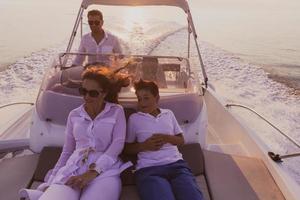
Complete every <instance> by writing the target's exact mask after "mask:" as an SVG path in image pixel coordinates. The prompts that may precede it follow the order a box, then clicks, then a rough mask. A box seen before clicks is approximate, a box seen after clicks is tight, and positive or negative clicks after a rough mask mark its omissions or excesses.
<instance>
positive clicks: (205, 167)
mask: <svg viewBox="0 0 300 200" xmlns="http://www.w3.org/2000/svg"><path fill="white" fill-rule="evenodd" d="M179 150H180V152H181V153H182V154H183V158H184V159H185V160H186V161H187V163H188V164H189V166H190V168H191V170H192V172H193V174H194V175H195V177H196V181H197V183H198V184H199V187H200V189H201V191H202V193H203V195H204V198H205V199H206V200H209V199H214V200H226V199H228V200H229V199H230V200H240V199H243V200H255V199H263V200H281V199H284V197H283V195H282V193H281V191H280V190H279V188H278V186H277V185H276V183H275V182H274V179H273V178H272V176H271V174H270V173H269V171H268V169H267V168H266V166H265V165H264V163H263V162H262V161H261V160H259V159H256V158H251V157H245V156H239V155H229V154H223V153H219V152H213V151H208V150H202V149H201V147H200V145H199V144H198V143H194V144H185V145H183V146H180V147H179ZM60 152H61V147H45V148H44V149H43V150H42V152H41V153H40V154H33V155H27V156H23V157H17V158H12V159H7V160H3V161H2V162H1V165H0V177H1V182H2V183H5V184H1V185H0V194H1V195H0V196H1V199H5V200H16V199H18V198H19V197H18V191H19V190H20V189H21V188H24V187H28V188H36V187H37V186H38V185H39V184H40V183H41V182H43V180H44V177H45V175H46V173H47V171H48V170H49V169H51V168H53V166H54V165H55V163H56V161H57V160H58V158H59V155H60ZM121 158H122V159H123V160H124V161H128V160H130V161H132V162H133V163H135V162H136V157H135V156H128V155H125V154H122V156H121ZM132 169H133V168H129V169H127V170H125V171H124V172H123V173H122V174H121V178H122V184H123V191H122V195H121V198H120V199H121V200H138V199H139V198H138V195H137V191H136V188H135V184H134V174H133V173H132Z"/></svg>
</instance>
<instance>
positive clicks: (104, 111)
mask: <svg viewBox="0 0 300 200" xmlns="http://www.w3.org/2000/svg"><path fill="white" fill-rule="evenodd" d="M112 106H113V104H112V103H109V102H105V107H104V109H103V110H102V111H101V112H100V113H99V114H98V115H97V116H96V118H95V119H97V118H99V117H101V116H102V115H104V114H105V113H107V112H108V111H109V110H110V109H111V107H112ZM79 115H80V117H83V118H84V119H88V120H92V119H91V117H90V116H89V114H88V113H87V112H86V110H85V109H84V104H82V105H81V106H80V113H79ZM95 119H94V120H95Z"/></svg>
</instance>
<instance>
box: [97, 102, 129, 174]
mask: <svg viewBox="0 0 300 200" xmlns="http://www.w3.org/2000/svg"><path fill="white" fill-rule="evenodd" d="M125 135H126V119H125V114H124V111H123V109H122V108H120V109H118V112H117V116H116V124H115V126H114V128H113V132H112V142H111V144H110V145H109V147H108V148H107V150H106V151H105V152H104V154H102V155H101V156H100V157H99V158H98V160H97V161H96V163H95V164H96V167H95V170H96V171H97V172H98V173H101V172H104V171H106V170H108V169H110V168H111V167H112V166H113V165H114V164H115V163H116V162H117V161H118V156H119V154H120V153H121V152H122V150H123V147H124V143H125Z"/></svg>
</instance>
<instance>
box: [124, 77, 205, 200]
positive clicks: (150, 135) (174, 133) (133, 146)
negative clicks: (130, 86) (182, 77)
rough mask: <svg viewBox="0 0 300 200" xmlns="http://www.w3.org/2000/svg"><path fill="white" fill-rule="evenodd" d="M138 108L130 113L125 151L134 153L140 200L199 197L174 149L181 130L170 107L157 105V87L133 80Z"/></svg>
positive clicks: (199, 199) (192, 199)
mask: <svg viewBox="0 0 300 200" xmlns="http://www.w3.org/2000/svg"><path fill="white" fill-rule="evenodd" d="M134 87H135V90H136V95H137V98H138V110H139V112H137V113H134V114H132V115H131V116H130V118H129V122H128V132H127V136H126V144H125V153H127V154H138V161H137V166H136V169H137V171H136V172H135V177H136V185H137V189H138V193H139V196H140V198H141V199H142V200H153V199H159V200H202V199H203V197H202V193H201V191H200V189H199V187H198V185H197V183H196V181H195V178H194V176H193V174H192V172H191V170H190V168H189V167H188V166H187V163H186V162H185V161H184V160H183V158H182V155H181V154H180V152H179V151H178V148H177V145H182V144H184V138H183V136H182V132H183V131H182V130H181V128H180V126H179V124H178V122H177V120H176V118H175V116H174V114H173V112H172V111H171V110H168V109H161V108H159V107H158V101H159V91H158V86H157V85H156V84H155V83H154V82H152V81H143V80H140V81H139V82H137V83H135V85H134Z"/></svg>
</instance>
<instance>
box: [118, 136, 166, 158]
mask: <svg viewBox="0 0 300 200" xmlns="http://www.w3.org/2000/svg"><path fill="white" fill-rule="evenodd" d="M163 145H164V141H163V138H162V137H154V136H151V137H150V138H148V139H147V140H145V141H144V142H141V143H139V142H134V143H125V148H124V152H125V153H126V154H138V153H140V152H143V151H157V150H159V149H160V148H161V147H162V146H163Z"/></svg>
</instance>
